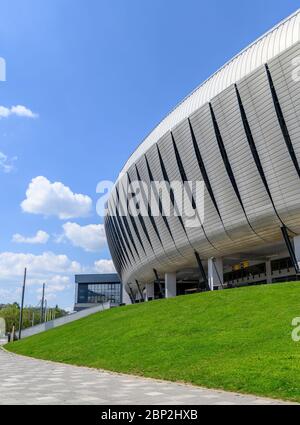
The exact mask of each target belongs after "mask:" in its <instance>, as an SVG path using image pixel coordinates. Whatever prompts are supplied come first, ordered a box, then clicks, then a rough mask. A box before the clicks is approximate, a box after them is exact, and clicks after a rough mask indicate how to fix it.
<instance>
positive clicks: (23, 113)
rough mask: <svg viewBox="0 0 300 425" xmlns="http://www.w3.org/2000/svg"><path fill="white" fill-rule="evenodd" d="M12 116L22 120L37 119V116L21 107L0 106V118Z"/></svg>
mask: <svg viewBox="0 0 300 425" xmlns="http://www.w3.org/2000/svg"><path fill="white" fill-rule="evenodd" d="M12 115H15V116H17V117H23V118H38V114H36V113H34V112H32V111H31V110H30V109H29V108H26V106H23V105H17V106H12V107H11V108H7V107H6V106H0V118H8V117H10V116H12Z"/></svg>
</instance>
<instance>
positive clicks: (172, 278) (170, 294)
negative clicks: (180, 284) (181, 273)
mask: <svg viewBox="0 0 300 425" xmlns="http://www.w3.org/2000/svg"><path fill="white" fill-rule="evenodd" d="M165 285H166V298H174V297H176V296H177V281H176V273H166V274H165Z"/></svg>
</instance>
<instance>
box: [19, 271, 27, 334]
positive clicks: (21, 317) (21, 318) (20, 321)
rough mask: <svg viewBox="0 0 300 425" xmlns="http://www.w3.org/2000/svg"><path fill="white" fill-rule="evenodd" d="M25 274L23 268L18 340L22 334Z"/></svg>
mask: <svg viewBox="0 0 300 425" xmlns="http://www.w3.org/2000/svg"><path fill="white" fill-rule="evenodd" d="M26 276H27V269H26V268H25V271H24V280H23V289H22V301H21V309H20V317H19V340H20V339H21V336H22V326H23V308H24V297H25V286H26Z"/></svg>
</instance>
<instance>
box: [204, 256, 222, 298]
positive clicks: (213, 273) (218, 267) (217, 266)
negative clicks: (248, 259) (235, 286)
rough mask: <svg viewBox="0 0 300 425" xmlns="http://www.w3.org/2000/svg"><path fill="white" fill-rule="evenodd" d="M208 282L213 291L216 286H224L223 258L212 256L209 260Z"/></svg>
mask: <svg viewBox="0 0 300 425" xmlns="http://www.w3.org/2000/svg"><path fill="white" fill-rule="evenodd" d="M208 282H209V287H210V290H211V291H213V290H214V288H215V287H223V283H224V273H223V258H210V259H209V260H208Z"/></svg>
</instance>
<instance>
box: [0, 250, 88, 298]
mask: <svg viewBox="0 0 300 425" xmlns="http://www.w3.org/2000/svg"><path fill="white" fill-rule="evenodd" d="M25 267H26V268H27V291H28V292H31V291H32V289H33V288H35V289H34V291H35V293H36V295H37V299H38V300H39V299H40V298H41V296H40V295H41V294H40V292H41V288H42V285H43V283H44V282H45V283H46V297H47V299H48V300H53V299H55V298H56V297H57V295H58V294H62V293H63V292H64V291H66V290H68V289H70V288H71V287H72V282H73V281H74V275H75V274H78V273H82V272H83V270H84V269H83V268H82V267H81V265H80V264H79V263H78V262H76V261H72V260H70V259H69V258H68V257H67V256H66V255H56V254H54V253H53V252H44V253H43V254H41V255H34V254H25V253H13V252H3V253H0V287H1V285H2V292H0V297H1V298H2V299H8V298H10V300H11V301H16V300H18V299H19V296H17V292H16V291H17V290H19V288H20V287H21V283H22V279H23V274H24V269H25ZM3 286H5V288H4V287H3ZM4 290H5V292H4ZM27 291H26V293H27ZM9 294H11V295H10V296H9ZM72 301H73V300H72ZM72 301H71V302H72ZM0 302H1V299H0ZM69 302H70V301H69Z"/></svg>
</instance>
